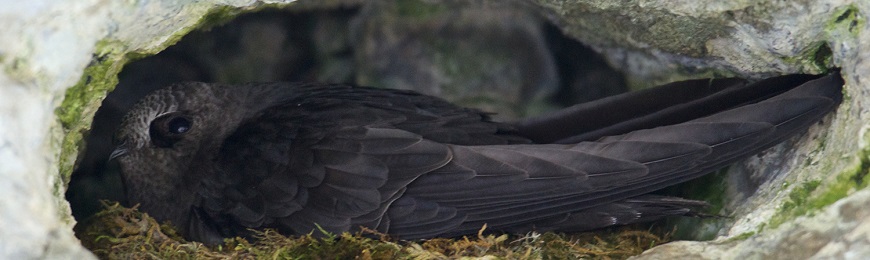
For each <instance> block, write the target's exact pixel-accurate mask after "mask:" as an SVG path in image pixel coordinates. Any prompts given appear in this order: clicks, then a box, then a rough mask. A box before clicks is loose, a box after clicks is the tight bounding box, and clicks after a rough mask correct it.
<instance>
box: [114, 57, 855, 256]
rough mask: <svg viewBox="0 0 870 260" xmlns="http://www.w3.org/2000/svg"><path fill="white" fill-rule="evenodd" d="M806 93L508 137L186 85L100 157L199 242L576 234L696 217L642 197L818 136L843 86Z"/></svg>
mask: <svg viewBox="0 0 870 260" xmlns="http://www.w3.org/2000/svg"><path fill="white" fill-rule="evenodd" d="M814 78H816V77H812V76H803V75H799V76H786V77H781V78H774V79H770V80H766V81H762V82H759V83H756V84H745V83H744V82H742V81H738V80H716V81H693V82H690V83H678V84H673V85H670V86H666V87H664V88H659V89H654V90H650V91H645V92H638V93H630V94H626V95H622V96H617V97H614V98H610V99H605V100H603V101H596V102H592V103H589V104H586V105H580V106H577V107H574V108H570V109H567V110H565V111H563V112H560V113H556V114H553V115H551V116H544V117H540V118H535V119H530V120H527V121H524V122H521V123H518V124H506V123H498V122H492V121H491V120H489V117H488V116H487V114H486V113H482V112H479V111H477V110H473V109H467V108H461V107H457V106H454V105H451V104H449V103H447V102H446V101H443V100H440V99H437V98H433V97H429V96H424V95H420V94H417V93H413V92H407V91H397V90H385V89H375V88H361V87H350V86H343V85H329V86H322V85H302V84H290V83H269V84H249V85H237V86H223V85H217V84H205V83H186V84H179V85H174V86H171V87H169V88H166V89H163V90H160V91H158V92H155V93H154V94H152V95H150V96H148V97H146V98H145V99H144V100H143V101H141V102H140V103H139V104H138V105H137V106H135V107H134V108H133V110H132V111H131V112H130V113H129V114H128V115H127V117H126V118H125V120H124V123H122V125H121V128H120V130H119V132H118V133H117V135H116V138H117V139H118V141H119V142H121V145H120V146H119V150H117V152H116V153H115V154H113V157H115V156H118V158H117V160H118V161H119V163H120V165H121V169H122V176H123V178H124V181H125V186H126V189H127V193H128V195H127V197H128V199H129V200H130V202H131V203H134V204H140V209H141V210H143V211H145V212H148V213H149V214H151V215H153V216H155V217H156V218H158V219H159V220H164V221H166V220H168V221H171V222H172V223H173V224H175V225H176V226H178V227H179V229H180V231H181V232H182V233H183V234H185V235H186V236H187V237H188V238H191V239H194V240H199V241H203V242H208V243H214V242H219V241H220V240H221V239H222V238H224V237H231V236H236V235H245V234H247V232H248V231H247V230H248V229H249V228H252V229H259V228H275V229H278V230H279V231H281V232H283V233H287V234H305V233H309V232H311V231H312V230H316V229H317V227H318V226H319V227H320V228H323V229H325V230H327V231H332V232H341V231H353V230H358V229H359V227H360V226H364V227H367V228H371V229H374V230H378V231H381V232H384V233H388V234H393V235H396V236H398V237H399V238H403V239H415V238H426V237H433V236H455V235H462V234H468V233H472V232H475V231H477V230H479V229H480V228H481V226H482V225H483V224H487V225H488V226H489V227H490V229H493V230H503V231H513V232H523V231H530V230H586V229H593V228H601V227H606V226H610V225H615V224H626V223H633V222H638V221H644V220H648V219H655V218H658V217H661V216H667V215H680V214H686V213H687V212H688V210H687V208H688V207H693V206H697V205H699V202H695V201H689V200H681V199H677V198H670V197H662V196H652V195H644V194H645V193H648V192H650V191H653V190H656V189H660V188H663V187H665V186H669V185H672V184H676V183H679V182H683V181H685V180H688V179H692V178H695V177H698V176H701V175H702V174H704V173H706V172H709V171H711V170H715V169H716V168H718V167H722V166H723V165H725V164H727V163H730V162H733V161H734V160H737V159H739V158H741V157H743V156H748V155H751V154H753V153H756V152H758V151H761V150H762V149H765V148H767V147H770V146H772V145H774V144H776V143H778V142H780V141H782V140H784V139H785V138H787V137H789V136H791V135H793V134H794V133H798V132H800V131H802V130H804V129H806V128H807V127H808V126H809V125H811V124H813V123H815V122H816V121H818V120H819V119H820V118H821V117H822V116H823V115H824V114H826V113H828V112H829V111H831V110H832V109H833V108H834V107H835V106H836V104H837V103H838V102H839V99H840V94H839V91H840V86H841V85H842V80H841V79H840V78H839V75H836V74H834V75H830V76H827V77H822V78H819V79H815V80H813V79H814ZM681 84H682V85H681ZM664 97H671V98H672V99H670V98H664ZM656 99H659V100H656ZM759 101H760V102H759ZM626 106H628V107H626ZM632 106H634V107H633V108H632Z"/></svg>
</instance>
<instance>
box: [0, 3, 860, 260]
mask: <svg viewBox="0 0 870 260" xmlns="http://www.w3.org/2000/svg"><path fill="white" fill-rule="evenodd" d="M283 2H284V1H247V0H211V1H193V0H191V1H169V0H163V1H156V0H140V1H103V0H82V1H49V0H34V1H19V2H10V3H6V4H4V6H3V7H2V8H0V28H2V29H0V42H3V43H4V44H3V45H2V46H0V64H2V66H3V70H2V73H0V178H2V179H4V181H3V182H0V193H2V198H3V199H0V258H10V259H26V258H90V257H92V255H91V254H90V253H89V252H87V250H85V249H83V248H82V247H81V246H79V245H78V242H77V240H75V238H74V237H73V235H72V225H73V224H74V223H73V220H72V218H71V217H70V213H69V212H70V210H69V206H68V204H67V202H66V201H65V200H64V198H63V191H64V190H65V187H66V183H67V182H68V180H69V174H70V172H71V171H72V168H73V164H74V162H75V159H76V158H77V156H79V149H81V147H83V146H82V145H81V140H82V136H83V135H84V134H85V133H86V132H87V129H88V127H89V126H90V122H91V119H92V117H93V114H94V111H95V110H96V109H97V107H98V106H99V101H100V100H101V99H102V98H103V97H105V95H106V91H108V90H110V89H112V88H113V87H114V84H116V83H117V74H118V72H119V71H120V70H121V68H122V67H123V65H124V64H126V63H127V62H129V61H131V60H134V59H137V58H140V57H143V56H147V55H151V54H154V53H156V52H158V51H160V50H162V49H163V48H165V47H166V46H168V45H171V44H172V43H174V42H175V41H177V40H178V39H179V38H180V37H181V36H183V35H185V34H186V33H187V32H189V31H190V30H193V29H195V28H197V27H198V26H201V25H209V24H215V23H218V22H220V21H224V20H226V19H230V18H232V17H234V16H235V15H236V14H238V13H240V12H246V11H254V10H256V9H258V8H262V7H264V6H268V5H281V4H283ZM286 2H290V1H289V0H288V1H286ZM329 2H330V3H332V4H336V5H340V4H342V2H344V1H329ZM426 3H429V2H426ZM530 3H531V4H530V5H528V8H535V9H539V10H538V11H540V12H541V13H542V14H543V15H544V16H545V17H547V18H548V19H550V20H551V21H553V22H554V23H555V24H556V25H557V26H558V27H559V28H560V29H561V30H562V31H563V32H564V33H565V34H567V35H569V36H571V37H574V38H576V39H578V40H580V41H582V42H584V43H587V44H589V45H591V46H593V48H595V49H597V50H599V51H601V52H602V53H604V54H605V57H606V58H607V60H608V61H609V62H610V63H611V64H612V65H614V66H615V67H619V68H621V69H622V70H623V71H624V72H625V73H626V74H627V75H628V76H629V79H630V82H631V83H632V84H633V85H637V86H641V85H653V84H657V83H661V82H664V81H672V80H676V79H682V78H689V77H700V76H711V75H741V76H746V77H756V78H757V77H761V76H765V75H773V74H783V73H797V72H805V73H818V72H821V71H823V70H824V69H825V68H827V67H839V68H841V70H842V74H843V76H844V78H845V80H846V84H847V86H846V88H845V95H846V99H845V101H844V104H843V105H842V106H841V107H840V108H839V110H838V111H837V113H836V114H835V115H833V116H831V117H829V118H828V119H826V120H825V121H824V123H823V124H820V125H819V126H817V127H814V128H813V129H811V130H810V133H809V134H807V135H804V136H802V137H799V138H795V139H793V140H791V141H789V142H787V143H786V144H783V145H780V146H777V147H775V148H773V149H771V150H768V151H767V152H765V153H764V154H762V155H761V156H757V157H753V158H751V159H748V160H747V161H746V162H744V163H741V164H738V165H737V166H734V167H731V170H730V171H731V173H730V174H727V175H723V176H724V177H722V178H721V180H720V181H721V184H722V185H726V186H725V187H726V188H725V190H726V193H725V194H726V195H727V196H726V197H725V198H720V199H717V200H719V201H720V202H721V203H722V204H723V210H724V211H723V212H724V213H726V214H728V215H729V216H730V217H731V218H730V220H728V221H725V222H718V223H716V224H715V226H713V227H707V226H697V227H696V229H699V230H700V229H709V230H713V231H712V232H713V233H714V236H715V237H716V239H715V240H713V241H711V242H680V243H672V244H668V245H665V246H662V247H659V248H656V249H653V250H651V251H649V252H647V253H646V254H644V255H641V256H640V257H648V258H664V257H669V258H670V257H671V256H674V255H679V256H698V257H705V258H720V257H722V256H723V255H722V254H730V256H731V258H736V257H742V256H756V257H759V256H769V257H781V258H785V257H786V256H792V255H793V256H801V257H806V256H812V255H816V256H832V257H844V256H850V255H852V256H854V255H857V256H860V255H867V254H870V252H867V251H866V248H870V245H868V243H870V242H868V240H867V239H866V238H867V237H868V236H870V229H867V227H866V226H867V225H866V222H867V220H868V214H867V212H866V210H863V209H862V207H860V205H867V204H868V203H870V201H868V200H870V196H868V195H867V190H866V189H864V187H865V186H866V184H867V181H868V180H867V177H866V176H867V172H868V168H870V157H868V154H870V153H868V149H870V148H868V144H870V134H868V133H867V128H868V125H867V124H865V123H864V122H868V121H870V118H868V117H870V112H868V109H870V108H868V107H870V106H868V101H870V93H868V91H870V88H868V84H870V83H868V82H870V81H868V78H867V77H868V74H867V73H865V72H867V71H870V62H868V61H870V50H868V49H870V33H868V29H870V28H868V27H870V25H868V24H867V22H866V16H867V14H870V2H867V1H854V2H850V1H843V0H820V1H809V0H801V1H773V0H763V1H728V2H721V1H715V0H707V1H656V0H633V1H619V2H614V1H606V0H564V1H559V0H534V1H531V2H530ZM746 187H749V188H746ZM756 188H757V189H756ZM699 225H701V224H699ZM862 250H863V251H862ZM782 251H786V252H792V255H789V254H772V253H771V252H782ZM726 258H728V257H726Z"/></svg>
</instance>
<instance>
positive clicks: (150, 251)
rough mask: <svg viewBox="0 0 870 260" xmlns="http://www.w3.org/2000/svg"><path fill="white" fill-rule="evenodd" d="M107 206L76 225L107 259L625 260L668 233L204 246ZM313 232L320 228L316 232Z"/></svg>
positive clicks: (272, 235)
mask: <svg viewBox="0 0 870 260" xmlns="http://www.w3.org/2000/svg"><path fill="white" fill-rule="evenodd" d="M105 206H106V209H105V210H104V211H102V212H100V213H98V214H96V215H94V217H92V218H90V219H88V220H86V221H83V222H81V223H79V225H77V226H76V234H77V236H78V237H79V239H81V241H82V244H83V245H84V246H85V247H86V248H88V249H90V250H91V251H92V252H94V253H95V254H96V255H97V256H99V257H100V258H107V259H200V258H210V259H211V258H220V259H227V258H229V259H353V258H357V259H456V258H464V257H491V258H497V259H502V258H506V259H579V258H584V259H585V258H605V259H625V258H628V257H630V256H633V255H638V254H640V253H642V252H643V251H644V250H646V249H649V248H651V247H653V246H656V245H660V244H663V243H665V242H667V241H668V239H669V235H668V233H659V234H655V233H652V232H650V231H648V230H645V229H636V228H617V229H611V230H606V231H603V232H596V233H578V234H557V233H543V234H537V233H530V234H527V235H523V236H518V235H505V234H485V233H484V232H483V231H484V229H485V227H484V229H482V230H481V232H479V233H478V234H477V235H476V236H468V237H462V238H455V239H448V238H435V239H429V240H423V241H400V240H395V239H392V238H390V237H389V236H387V235H384V234H379V233H377V232H374V231H364V232H360V233H356V234H350V233H343V234H329V233H322V234H308V235H304V236H294V237H287V236H283V235H281V234H279V233H277V232H275V231H273V230H265V231H261V232H257V234H256V235H255V237H254V239H252V240H251V241H249V240H246V239H242V238H233V239H226V240H225V241H224V244H221V245H217V246H205V245H203V244H200V243H196V242H187V241H184V240H183V239H182V238H181V237H180V236H179V235H178V234H177V233H176V232H175V231H174V230H173V229H172V227H171V226H169V225H161V224H159V223H158V222H157V221H155V220H154V219H153V218H151V217H149V216H148V214H145V213H141V212H139V211H137V210H135V209H129V208H124V207H121V206H119V205H118V204H117V203H105ZM315 232H317V231H315Z"/></svg>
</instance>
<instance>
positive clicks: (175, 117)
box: [148, 112, 193, 148]
mask: <svg viewBox="0 0 870 260" xmlns="http://www.w3.org/2000/svg"><path fill="white" fill-rule="evenodd" d="M191 127H193V120H191V119H190V117H187V116H185V115H184V114H182V113H181V112H175V113H169V114H165V115H162V116H160V117H158V118H155V119H154V121H151V126H150V127H149V129H148V133H149V134H150V135H151V142H152V143H154V145H155V146H157V147H163V148H168V147H172V145H174V144H175V143H176V142H178V141H179V140H181V138H182V137H183V136H184V134H185V133H187V132H188V131H190V129H191Z"/></svg>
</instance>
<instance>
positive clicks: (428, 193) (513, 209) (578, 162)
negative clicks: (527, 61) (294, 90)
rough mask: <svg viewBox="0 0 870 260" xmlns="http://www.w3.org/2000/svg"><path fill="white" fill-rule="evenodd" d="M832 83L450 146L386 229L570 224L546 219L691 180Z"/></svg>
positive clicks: (792, 122)
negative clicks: (631, 124)
mask: <svg viewBox="0 0 870 260" xmlns="http://www.w3.org/2000/svg"><path fill="white" fill-rule="evenodd" d="M840 86H842V79H840V78H839V75H833V76H828V77H824V78H821V79H817V80H814V81H810V82H807V83H805V84H802V85H800V86H799V87H796V88H793V89H791V90H789V91H787V92H785V93H782V94H779V95H777V96H775V97H772V98H769V99H767V100H764V101H761V102H758V103H753V104H747V105H745V106H741V107H738V108H735V109H731V110H726V111H724V112H721V113H717V114H714V115H711V116H708V117H704V118H700V119H696V120H692V121H689V122H684V123H680V124H675V125H669V126H662V127H658V128H652V129H646V130H638V131H634V132H630V133H627V134H624V135H619V136H611V137H606V138H602V139H600V140H598V141H595V142H581V143H578V144H566V145H559V144H550V145H511V146H451V149H452V151H453V154H454V158H453V160H451V162H450V163H449V164H447V165H446V166H444V167H443V168H440V169H438V170H435V171H433V172H431V173H428V174H425V175H423V176H421V177H419V178H418V179H417V180H415V181H414V182H412V183H411V184H410V185H409V187H408V190H407V191H406V192H405V195H404V196H403V197H402V198H401V199H399V200H397V201H396V203H394V204H396V205H401V206H402V207H394V208H392V209H391V210H390V211H389V212H388V216H389V217H390V220H391V223H392V225H391V226H390V233H395V234H399V235H404V237H405V238H419V237H429V236H435V235H460V234H467V233H471V232H474V231H476V230H478V229H480V227H481V226H482V225H483V224H487V225H488V227H490V228H493V229H503V230H515V229H516V228H518V227H528V226H530V225H532V224H534V225H538V227H539V228H541V229H547V228H549V227H547V226H545V225H547V223H549V225H554V226H556V227H563V228H567V227H570V225H568V223H570V222H558V223H556V222H554V220H560V219H561V220H565V221H568V220H571V219H572V218H571V215H572V214H577V213H578V212H589V210H593V211H594V209H596V208H601V207H605V208H606V207H610V206H613V205H610V204H611V203H623V204H625V203H624V202H625V199H628V198H632V197H635V196H638V195H641V194H644V193H647V192H650V191H654V190H657V189H661V188H663V187H666V186H669V185H673V184H676V183H680V182H683V181H686V180H689V179H692V178H696V177H699V176H701V175H703V174H705V173H707V172H709V171H711V170H714V169H716V168H718V167H722V166H724V165H725V164H728V163H731V162H733V161H734V160H737V159H739V158H741V157H743V156H747V155H751V154H754V153H756V152H759V151H760V150H762V149H765V148H767V147H770V146H772V145H774V144H776V143H778V142H780V141H782V140H784V139H785V138H788V137H789V136H791V134H793V133H795V132H798V131H802V130H804V129H806V128H807V127H809V126H810V125H811V124H813V123H815V122H816V121H818V120H819V119H820V118H821V117H822V116H823V115H824V114H826V113H828V112H829V111H831V110H832V109H833V108H834V107H835V105H836V104H837V103H838V102H839V100H840V97H841V96H840ZM634 205H641V204H638V203H635V204H634ZM415 207H419V209H417V208H415ZM432 212H456V213H455V215H461V217H462V218H463V221H462V222H461V223H458V224H457V221H455V219H456V217H454V216H451V215H450V214H440V213H439V214H433V213H432ZM423 213H429V214H423ZM544 220H546V221H544ZM541 221H543V222H541ZM432 223H438V225H432ZM448 223H449V224H450V225H448V226H446V225H445V224H448ZM612 224H617V223H611V224H608V225H612ZM576 225H577V227H579V228H586V227H589V224H588V223H585V224H584V223H577V224H576ZM435 227H437V228H435ZM597 227H604V226H597Z"/></svg>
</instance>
